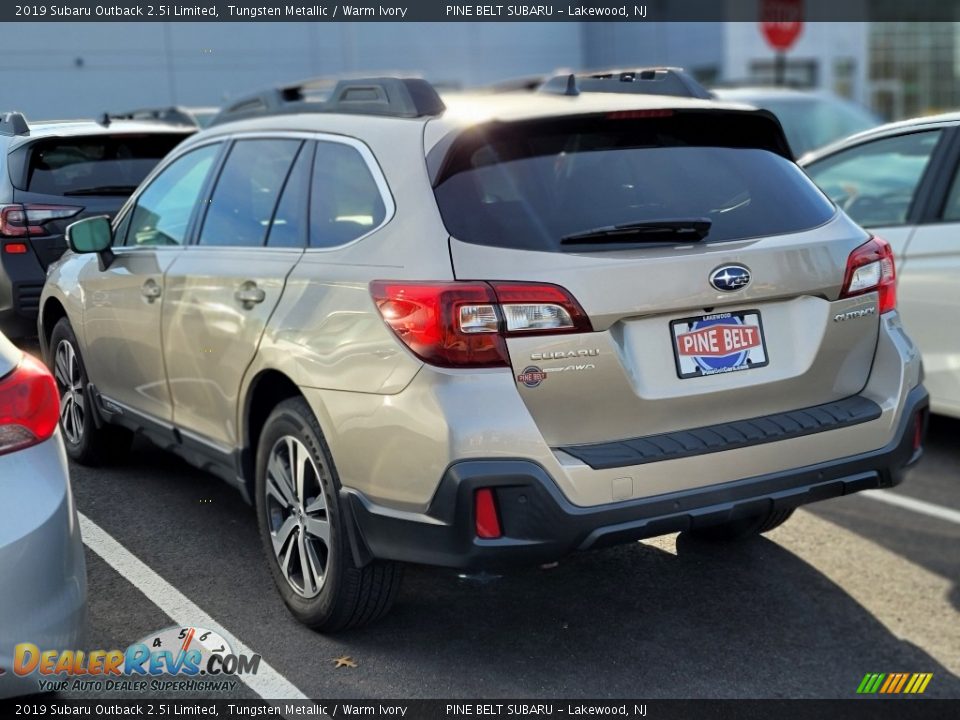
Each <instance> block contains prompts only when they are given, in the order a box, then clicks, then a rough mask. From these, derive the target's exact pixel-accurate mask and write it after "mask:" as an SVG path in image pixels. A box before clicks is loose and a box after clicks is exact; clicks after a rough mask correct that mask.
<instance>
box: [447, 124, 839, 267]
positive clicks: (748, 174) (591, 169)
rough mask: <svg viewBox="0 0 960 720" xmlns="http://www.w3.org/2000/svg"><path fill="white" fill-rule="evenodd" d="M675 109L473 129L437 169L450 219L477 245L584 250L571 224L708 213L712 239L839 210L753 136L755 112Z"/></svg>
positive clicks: (609, 239)
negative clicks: (682, 115) (737, 119)
mask: <svg viewBox="0 0 960 720" xmlns="http://www.w3.org/2000/svg"><path fill="white" fill-rule="evenodd" d="M677 120H678V118H671V117H662V118H656V119H630V120H619V119H608V120H599V121H598V120H597V119H593V120H592V122H584V121H583V120H580V119H577V120H575V121H565V122H556V121H554V122H549V123H539V124H529V123H528V124H517V125H516V126H513V127H511V126H509V125H500V126H497V127H496V128H494V129H491V130H490V131H489V132H484V131H482V130H481V131H478V132H475V133H474V134H473V136H471V137H469V138H466V139H464V140H463V141H461V142H459V143H455V144H454V146H453V147H452V148H451V150H450V151H449V152H448V155H447V158H446V160H445V161H444V165H443V166H442V167H441V170H440V171H439V172H438V179H437V181H436V183H435V193H436V198H437V202H438V205H439V208H440V212H441V214H442V216H443V220H444V222H445V224H446V226H447V229H448V230H449V231H450V234H451V235H453V236H454V237H455V238H457V239H459V240H463V241H465V242H471V243H477V244H481V245H491V246H496V247H507V248H516V249H526V250H541V251H583V249H584V248H583V244H584V243H583V242H581V241H579V240H577V239H575V238H572V237H571V236H577V235H580V236H582V235H584V234H588V233H590V232H591V231H594V230H600V229H605V230H607V231H609V230H610V229H612V228H613V227H614V226H620V225H631V224H638V223H661V222H663V221H676V220H680V221H684V220H690V221H693V220H696V221H698V222H699V223H700V224H701V225H702V222H701V221H703V220H706V221H708V225H709V231H708V234H707V236H706V238H705V241H706V242H717V241H724V240H733V239H738V238H751V237H758V236H764V235H774V234H781V233H791V232H798V231H801V230H806V229H810V228H813V227H816V226H818V225H821V224H823V223H824V222H826V221H827V220H829V219H830V218H831V217H833V215H834V213H835V212H836V209H835V207H834V206H833V204H832V203H831V202H830V200H829V199H827V198H826V197H825V196H824V195H823V193H821V192H820V190H818V189H817V187H816V186H815V185H814V184H813V183H812V182H811V181H810V180H809V179H808V178H807V177H806V175H805V174H804V173H803V172H802V171H801V170H800V169H799V168H798V167H797V166H796V165H795V164H794V163H793V162H791V161H790V160H787V159H786V158H784V157H782V156H781V155H779V154H777V153H776V152H773V151H771V150H768V149H761V147H757V146H756V143H755V141H754V146H753V147H751V141H750V136H751V134H753V133H752V130H751V127H750V125H751V123H755V122H756V121H757V120H758V118H755V117H754V118H744V122H743V124H742V129H740V128H738V127H737V126H736V125H732V126H731V125H730V119H729V118H728V117H727V118H723V121H722V122H718V121H716V120H714V121H713V123H712V126H711V123H710V122H709V121H707V118H703V119H702V121H700V120H698V121H691V120H690V119H689V118H686V119H684V121H683V122H677ZM748 120H749V122H747V121H748ZM763 122H764V124H765V125H768V124H769V121H766V120H764V121H763ZM724 123H726V125H727V126H726V127H721V126H722V125H723V124H724ZM761 129H766V128H761ZM754 137H756V135H755V134H754ZM769 146H770V147H774V148H775V147H776V146H775V145H772V144H771V145H769ZM604 238H606V240H605V239H604ZM653 239H656V240H658V241H664V240H669V239H668V238H667V235H666V234H665V233H664V232H656V233H651V234H648V235H638V234H631V233H628V234H625V235H616V234H613V233H609V232H608V233H607V234H605V235H604V237H596V238H593V239H591V240H590V241H589V243H590V246H591V247H594V248H596V249H606V248H607V246H610V247H611V248H612V247H624V246H631V245H632V246H636V245H643V244H649V242H650V241H651V240H653Z"/></svg>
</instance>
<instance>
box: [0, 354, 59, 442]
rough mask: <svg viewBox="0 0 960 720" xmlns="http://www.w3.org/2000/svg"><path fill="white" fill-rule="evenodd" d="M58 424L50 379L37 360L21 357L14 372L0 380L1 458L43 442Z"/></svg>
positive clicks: (52, 385) (55, 396)
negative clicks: (6, 454)
mask: <svg viewBox="0 0 960 720" xmlns="http://www.w3.org/2000/svg"><path fill="white" fill-rule="evenodd" d="M59 420H60V401H59V398H58V394H57V386H56V383H55V382H54V380H53V375H51V374H50V371H49V370H47V368H46V367H45V366H44V365H43V363H41V362H40V361H39V360H37V359H36V358H33V357H31V356H30V355H24V356H23V360H22V361H21V362H20V365H19V366H18V367H17V369H16V370H14V371H13V372H12V373H10V374H9V375H7V376H6V377H5V378H3V379H0V455H3V454H5V453H9V452H13V451H14V450H21V449H23V448H26V447H30V446H31V445H36V444H37V443H41V442H43V441H44V440H46V439H48V438H49V437H50V436H51V435H53V433H54V431H55V430H56V429H57V423H58V422H59Z"/></svg>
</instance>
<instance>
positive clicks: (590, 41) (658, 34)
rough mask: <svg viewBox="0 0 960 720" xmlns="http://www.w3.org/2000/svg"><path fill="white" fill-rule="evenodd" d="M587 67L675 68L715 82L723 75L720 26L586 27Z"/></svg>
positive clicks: (620, 24)
mask: <svg viewBox="0 0 960 720" xmlns="http://www.w3.org/2000/svg"><path fill="white" fill-rule="evenodd" d="M581 27H582V34H583V58H584V67H585V68H588V69H593V68H608V67H638V66H644V65H675V66H680V67H683V68H685V69H686V70H688V71H690V72H691V73H693V74H694V75H696V76H697V77H699V78H701V79H703V80H705V81H707V82H712V81H713V80H714V79H716V78H717V77H719V75H720V74H721V72H722V68H721V65H722V63H723V41H724V31H723V26H722V25H721V24H720V23H708V22H672V23H583V24H582V26H581Z"/></svg>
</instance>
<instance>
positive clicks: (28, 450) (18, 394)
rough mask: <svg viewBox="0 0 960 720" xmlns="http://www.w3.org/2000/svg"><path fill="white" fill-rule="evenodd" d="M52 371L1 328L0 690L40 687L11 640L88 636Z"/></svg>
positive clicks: (68, 641) (42, 643) (50, 643)
mask: <svg viewBox="0 0 960 720" xmlns="http://www.w3.org/2000/svg"><path fill="white" fill-rule="evenodd" d="M59 419H60V401H59V399H58V393H57V386H56V384H55V382H54V378H53V375H51V373H50V371H49V370H47V368H46V367H45V366H44V365H43V363H41V362H40V361H39V360H37V359H36V358H34V357H32V356H30V355H26V354H24V353H22V352H21V351H20V350H18V349H17V348H16V347H14V346H13V344H11V343H10V341H9V340H7V339H6V338H5V337H4V336H3V335H2V334H0V698H2V697H10V696H13V695H22V694H27V693H31V692H36V691H37V690H38V685H37V677H36V675H30V676H26V677H23V678H21V677H18V676H17V674H16V673H15V672H14V669H13V659H14V658H13V656H14V647H15V646H16V645H17V644H18V643H33V644H34V645H36V646H38V647H39V648H41V649H44V650H47V649H50V650H52V649H74V648H77V647H79V646H80V643H81V642H82V640H83V636H84V629H85V623H86V614H87V572H86V564H85V562H84V557H83V543H82V541H81V538H80V526H79V524H78V521H77V510H76V506H75V505H74V502H73V496H72V494H71V490H70V478H69V475H68V473H67V456H66V452H65V450H64V447H63V440H62V439H61V437H60V431H59V430H58V429H57V423H58V421H59Z"/></svg>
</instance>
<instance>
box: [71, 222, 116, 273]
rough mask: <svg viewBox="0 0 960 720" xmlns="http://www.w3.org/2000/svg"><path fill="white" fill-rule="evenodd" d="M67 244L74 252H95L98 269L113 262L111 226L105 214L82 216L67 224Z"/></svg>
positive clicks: (104, 268) (103, 268)
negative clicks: (98, 262) (82, 217)
mask: <svg viewBox="0 0 960 720" xmlns="http://www.w3.org/2000/svg"><path fill="white" fill-rule="evenodd" d="M67 244H68V245H69V246H70V249H71V250H73V251H74V252H75V253H97V254H98V255H99V256H100V269H101V270H106V269H107V268H108V267H110V264H111V263H112V262H113V258H114V255H113V251H112V250H111V249H110V246H111V245H113V228H112V227H110V218H108V217H107V216H106V215H98V216H96V217H89V218H84V219H83V220H78V221H77V222H75V223H71V224H70V225H68V226H67Z"/></svg>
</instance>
